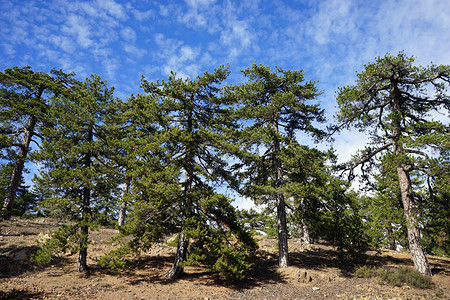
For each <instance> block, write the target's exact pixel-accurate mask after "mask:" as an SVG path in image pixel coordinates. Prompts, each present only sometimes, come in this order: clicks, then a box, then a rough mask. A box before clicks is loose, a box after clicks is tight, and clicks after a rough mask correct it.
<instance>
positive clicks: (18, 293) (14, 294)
mask: <svg viewBox="0 0 450 300" xmlns="http://www.w3.org/2000/svg"><path fill="white" fill-rule="evenodd" d="M43 298H44V293H43V292H31V291H26V290H19V289H12V290H11V291H7V292H3V291H0V299H2V300H3V299H8V300H9V299H11V300H13V299H14V300H16V299H17V300H21V299H43Z"/></svg>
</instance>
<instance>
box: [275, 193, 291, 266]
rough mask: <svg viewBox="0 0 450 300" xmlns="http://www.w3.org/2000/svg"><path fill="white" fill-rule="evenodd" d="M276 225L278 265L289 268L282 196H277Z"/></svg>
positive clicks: (284, 208)
mask: <svg viewBox="0 0 450 300" xmlns="http://www.w3.org/2000/svg"><path fill="white" fill-rule="evenodd" d="M277 198H278V199H277V224H278V255H279V256H278V265H279V266H280V267H281V268H287V267H289V254H288V253H289V251H288V235H287V224H286V203H285V202H284V196H283V195H282V194H278V195H277Z"/></svg>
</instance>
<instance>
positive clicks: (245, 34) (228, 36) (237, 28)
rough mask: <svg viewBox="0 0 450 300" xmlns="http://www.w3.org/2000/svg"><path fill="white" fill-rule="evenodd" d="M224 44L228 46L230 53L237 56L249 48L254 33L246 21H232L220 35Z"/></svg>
mask: <svg viewBox="0 0 450 300" xmlns="http://www.w3.org/2000/svg"><path fill="white" fill-rule="evenodd" d="M220 42H221V44H222V45H224V46H226V47H227V48H228V54H229V56H231V57H236V56H238V55H240V54H242V52H243V51H245V50H247V49H248V48H249V47H250V45H251V43H252V34H251V33H250V31H249V29H248V25H247V23H246V22H244V21H232V22H230V23H229V27H228V28H226V29H225V30H224V31H222V33H221V36H220Z"/></svg>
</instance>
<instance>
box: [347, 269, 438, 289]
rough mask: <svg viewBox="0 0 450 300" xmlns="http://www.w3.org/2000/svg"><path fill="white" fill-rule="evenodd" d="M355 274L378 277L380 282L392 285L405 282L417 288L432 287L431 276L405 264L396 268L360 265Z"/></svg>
mask: <svg viewBox="0 0 450 300" xmlns="http://www.w3.org/2000/svg"><path fill="white" fill-rule="evenodd" d="M355 276H358V277H363V278H370V277H378V278H379V279H380V283H383V282H385V283H388V284H390V285H393V286H402V285H403V284H406V285H408V286H410V287H414V288H419V289H429V288H432V287H433V282H432V280H431V277H428V276H425V275H422V274H421V273H420V272H418V271H416V270H413V269H411V268H408V267H405V266H402V267H400V268H398V269H388V268H375V267H368V266H362V267H361V268H359V269H357V270H356V271H355Z"/></svg>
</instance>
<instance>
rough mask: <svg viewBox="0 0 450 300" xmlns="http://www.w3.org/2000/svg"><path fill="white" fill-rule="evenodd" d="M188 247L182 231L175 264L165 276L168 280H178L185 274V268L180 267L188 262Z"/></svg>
mask: <svg viewBox="0 0 450 300" xmlns="http://www.w3.org/2000/svg"><path fill="white" fill-rule="evenodd" d="M187 247H188V241H186V237H185V235H184V232H183V231H182V232H181V233H180V235H179V236H178V246H177V253H176V254H175V261H174V262H173V265H172V268H170V270H169V271H167V273H166V274H165V275H164V276H165V277H166V278H168V279H175V278H178V277H179V276H180V275H181V274H183V267H182V266H181V265H180V264H181V263H182V262H184V261H185V260H186V251H187Z"/></svg>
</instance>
